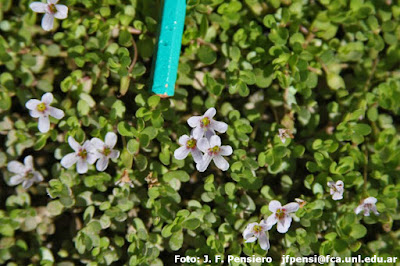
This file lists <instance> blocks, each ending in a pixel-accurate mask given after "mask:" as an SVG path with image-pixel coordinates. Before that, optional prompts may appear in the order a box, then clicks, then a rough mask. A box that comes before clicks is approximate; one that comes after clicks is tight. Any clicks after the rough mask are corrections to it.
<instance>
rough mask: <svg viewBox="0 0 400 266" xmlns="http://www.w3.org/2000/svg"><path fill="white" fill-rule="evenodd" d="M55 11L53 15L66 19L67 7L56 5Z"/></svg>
mask: <svg viewBox="0 0 400 266" xmlns="http://www.w3.org/2000/svg"><path fill="white" fill-rule="evenodd" d="M56 8H57V12H56V13H55V14H54V16H55V17H56V18H58V19H66V18H67V17H68V7H66V6H64V5H56Z"/></svg>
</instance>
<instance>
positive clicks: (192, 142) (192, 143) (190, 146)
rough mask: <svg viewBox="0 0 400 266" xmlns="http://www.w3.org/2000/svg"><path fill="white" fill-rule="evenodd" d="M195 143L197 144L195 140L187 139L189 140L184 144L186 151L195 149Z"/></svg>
mask: <svg viewBox="0 0 400 266" xmlns="http://www.w3.org/2000/svg"><path fill="white" fill-rule="evenodd" d="M196 143H197V141H196V140H195V139H189V140H188V141H187V142H186V147H187V148H188V149H194V148H195V147H196Z"/></svg>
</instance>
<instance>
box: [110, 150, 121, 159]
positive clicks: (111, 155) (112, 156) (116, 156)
mask: <svg viewBox="0 0 400 266" xmlns="http://www.w3.org/2000/svg"><path fill="white" fill-rule="evenodd" d="M108 157H110V158H111V159H116V158H118V157H119V151H118V150H112V151H111V153H110V154H109V155H108Z"/></svg>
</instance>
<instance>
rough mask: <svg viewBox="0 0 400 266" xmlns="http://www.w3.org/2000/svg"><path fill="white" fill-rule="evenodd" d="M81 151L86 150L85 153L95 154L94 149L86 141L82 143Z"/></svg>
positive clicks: (88, 141)
mask: <svg viewBox="0 0 400 266" xmlns="http://www.w3.org/2000/svg"><path fill="white" fill-rule="evenodd" d="M82 149H84V150H86V151H87V152H92V153H95V152H96V148H95V147H94V146H93V144H92V143H91V142H90V140H86V141H85V142H84V143H83V145H82Z"/></svg>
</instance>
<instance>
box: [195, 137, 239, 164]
mask: <svg viewBox="0 0 400 266" xmlns="http://www.w3.org/2000/svg"><path fill="white" fill-rule="evenodd" d="M197 147H198V148H199V149H200V150H201V151H202V152H204V155H203V159H202V161H201V162H199V163H197V164H196V168H197V170H198V171H199V172H204V171H205V170H206V169H207V167H208V165H209V164H210V162H211V160H214V163H215V165H216V166H217V167H218V168H219V169H221V170H222V171H226V170H228V168H229V163H228V162H227V161H226V160H225V159H224V157H222V156H229V155H231V154H232V147H231V146H221V138H220V137H218V136H217V135H214V136H212V137H211V138H210V141H208V139H206V138H202V139H200V140H199V141H198V142H197Z"/></svg>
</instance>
